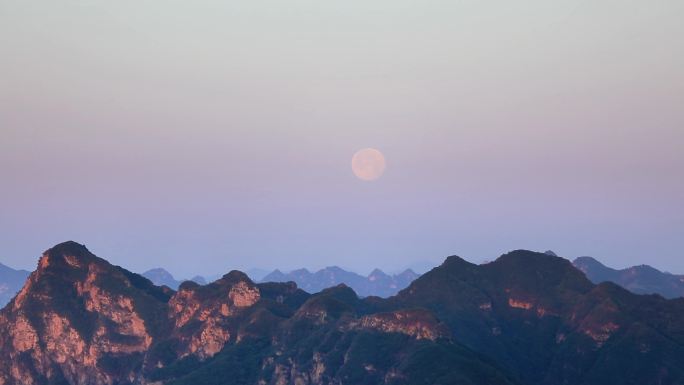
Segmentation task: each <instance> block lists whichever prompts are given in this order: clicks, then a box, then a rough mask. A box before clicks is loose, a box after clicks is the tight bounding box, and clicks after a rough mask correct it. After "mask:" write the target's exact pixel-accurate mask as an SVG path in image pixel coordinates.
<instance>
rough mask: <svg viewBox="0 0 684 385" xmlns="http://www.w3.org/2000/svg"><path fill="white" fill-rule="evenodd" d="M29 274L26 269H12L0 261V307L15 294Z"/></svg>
mask: <svg viewBox="0 0 684 385" xmlns="http://www.w3.org/2000/svg"><path fill="white" fill-rule="evenodd" d="M29 274H30V273H29V272H28V271H26V270H14V269H12V268H11V267H8V266H5V265H3V264H2V263H0V308H2V307H4V306H5V305H6V304H7V302H9V301H10V300H11V299H12V297H14V295H15V294H17V292H18V291H19V290H20V289H21V287H22V286H23V285H24V282H25V281H26V278H27V277H28V276H29Z"/></svg>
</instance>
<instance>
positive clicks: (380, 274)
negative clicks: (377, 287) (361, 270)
mask: <svg viewBox="0 0 684 385" xmlns="http://www.w3.org/2000/svg"><path fill="white" fill-rule="evenodd" d="M376 276H377V277H389V275H388V274H387V273H385V272H384V271H382V270H380V269H378V268H377V267H376V268H375V269H373V271H371V273H370V274H368V277H376Z"/></svg>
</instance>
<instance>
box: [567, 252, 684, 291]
mask: <svg viewBox="0 0 684 385" xmlns="http://www.w3.org/2000/svg"><path fill="white" fill-rule="evenodd" d="M572 263H573V265H574V266H575V267H576V268H578V269H579V270H581V271H582V272H583V273H584V274H586V276H587V278H589V279H590V280H591V281H592V282H593V283H596V284H598V283H601V282H606V281H609V282H613V283H615V284H618V285H620V286H621V287H623V288H625V289H627V290H629V291H631V292H633V293H636V294H659V295H662V296H663V297H665V298H668V299H673V298H678V297H684V275H677V274H671V273H667V272H662V271H660V270H658V269H656V268H654V267H651V266H649V265H645V264H642V265H637V266H631V267H627V268H624V269H613V268H610V267H608V266H606V265H604V264H602V263H601V262H599V261H598V260H596V259H595V258H592V257H579V258H576V259H575V260H574V261H573V262H572Z"/></svg>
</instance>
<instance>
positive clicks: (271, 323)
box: [0, 242, 684, 385]
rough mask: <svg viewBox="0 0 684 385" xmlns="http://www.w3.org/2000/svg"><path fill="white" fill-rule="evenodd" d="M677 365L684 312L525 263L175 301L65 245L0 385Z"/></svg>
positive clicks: (526, 375) (603, 373)
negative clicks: (355, 286) (367, 284)
mask: <svg viewBox="0 0 684 385" xmlns="http://www.w3.org/2000/svg"><path fill="white" fill-rule="evenodd" d="M682 362H684V298H679V299H673V300H667V299H664V298H663V297H661V296H657V295H636V294H633V293H630V292H629V291H627V290H625V289H623V288H621V287H619V286H617V285H615V284H613V283H601V284H598V285H596V284H593V283H592V282H591V281H590V280H589V279H587V278H586V276H585V275H584V274H583V273H582V272H581V271H579V270H578V269H576V268H575V267H574V266H573V265H572V264H571V263H570V262H569V261H567V260H565V259H563V258H559V257H554V256H551V255H547V254H543V253H536V252H532V251H526V250H517V251H513V252H510V253H507V254H504V255H502V256H501V257H499V258H497V259H496V260H495V261H493V262H490V263H486V264H482V265H475V264H472V263H469V262H467V261H465V260H463V259H461V258H459V257H457V256H452V257H449V258H447V259H446V260H445V261H444V263H443V264H441V265H440V266H438V267H436V268H434V269H432V270H431V271H429V272H427V273H425V274H424V275H422V276H421V277H419V278H417V279H416V280H415V281H413V282H412V283H411V284H410V285H409V286H408V287H407V288H406V289H404V290H401V291H400V292H399V293H398V294H397V295H396V296H393V297H390V298H387V299H383V298H379V297H367V298H359V297H358V296H357V294H356V293H355V292H354V291H353V290H352V289H351V288H349V287H348V286H346V285H338V286H334V287H331V288H327V289H325V290H323V291H321V292H318V293H314V294H309V293H307V292H305V291H303V290H301V289H299V288H298V287H297V285H296V284H295V283H293V282H289V283H275V282H270V283H254V282H253V281H252V280H251V279H250V278H249V277H248V276H247V275H245V274H244V273H241V272H239V271H231V272H229V273H228V274H226V275H224V276H223V277H222V278H220V279H218V280H217V281H215V282H212V283H210V284H208V285H199V284H197V283H195V282H191V281H188V282H184V283H182V284H181V285H180V287H179V290H178V291H174V290H172V289H170V288H168V287H158V286H155V285H154V284H153V283H152V282H151V281H150V280H148V279H146V278H145V277H143V276H141V275H138V274H135V273H131V272H129V271H127V270H125V269H123V268H121V267H118V266H113V265H111V264H109V263H108V262H107V261H106V260H104V259H101V258H98V257H96V256H95V255H93V254H92V253H91V252H90V251H89V250H88V249H86V248H85V246H83V245H80V244H77V243H75V242H66V243H63V244H60V245H57V246H55V247H53V248H51V249H49V250H47V251H46V252H45V253H44V254H43V256H42V257H41V258H40V261H39V263H38V268H37V269H36V270H35V271H34V272H33V273H31V275H30V277H29V279H28V280H27V282H26V284H25V285H24V287H23V288H22V290H21V291H20V293H19V294H18V295H17V296H16V297H15V298H14V299H13V300H12V301H11V302H10V303H9V304H8V306H6V307H5V308H4V309H3V310H2V311H0V384H2V385H19V384H21V385H24V384H26V385H42V384H55V385H56V384H60V385H62V384H72V385H74V384H78V385H86V384H88V385H104V384H106V385H114V384H140V385H142V384H147V385H152V384H155V385H159V384H169V385H191V384H192V385H204V384H206V385H210V384H211V385H220V384H231V385H239V384H254V385H257V384H258V385H266V384H272V385H286V384H294V385H302V384H306V385H333V384H335V385H342V384H354V385H363V384H369V385H370V384H373V385H377V384H393V385H400V384H407V385H408V384H411V385H416V384H423V385H440V384H441V385H449V384H473V385H475V384H477V385H488V384H491V385H495V384H496V385H506V384H519V385H556V384H558V385H560V384H577V385H591V384H602V385H618V384H619V385H623V384H639V385H651V384H653V385H656V384H684V366H683V365H682Z"/></svg>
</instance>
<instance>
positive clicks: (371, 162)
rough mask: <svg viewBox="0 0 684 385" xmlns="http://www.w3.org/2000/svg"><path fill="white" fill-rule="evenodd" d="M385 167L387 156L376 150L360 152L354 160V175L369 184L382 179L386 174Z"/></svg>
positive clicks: (370, 149)
mask: <svg viewBox="0 0 684 385" xmlns="http://www.w3.org/2000/svg"><path fill="white" fill-rule="evenodd" d="M385 167H386V163H385V156H384V155H382V152H380V151H378V150H376V149H374V148H364V149H363V150H359V151H357V152H356V154H354V157H353V158H352V171H354V175H356V177H357V178H359V179H361V180H364V181H367V182H370V181H374V180H376V179H378V178H380V177H381V176H382V174H383V173H384V172H385Z"/></svg>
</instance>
